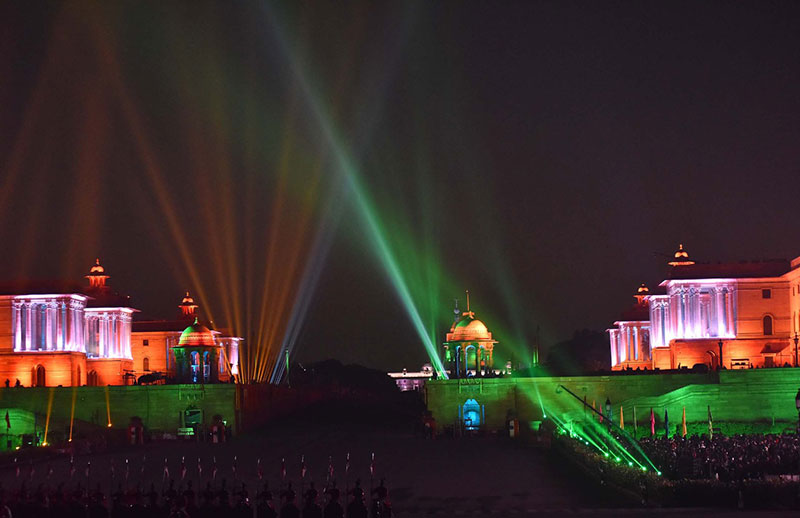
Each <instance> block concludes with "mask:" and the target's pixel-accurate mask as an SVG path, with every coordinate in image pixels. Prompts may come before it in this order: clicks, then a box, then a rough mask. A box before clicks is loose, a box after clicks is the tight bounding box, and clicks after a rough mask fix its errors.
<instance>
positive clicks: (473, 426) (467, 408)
mask: <svg viewBox="0 0 800 518" xmlns="http://www.w3.org/2000/svg"><path fill="white" fill-rule="evenodd" d="M460 410H461V412H459V413H460V414H461V420H462V423H464V429H465V430H470V431H472V430H478V429H479V428H480V427H481V425H482V424H483V421H484V415H483V413H484V410H483V405H479V404H478V402H477V401H476V400H474V399H468V400H467V401H466V402H465V403H464V405H463V406H462V407H461V408H460Z"/></svg>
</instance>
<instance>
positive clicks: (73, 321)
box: [11, 295, 132, 358]
mask: <svg viewBox="0 0 800 518" xmlns="http://www.w3.org/2000/svg"><path fill="white" fill-rule="evenodd" d="M131 315H132V310H131V309H129V308H87V307H86V301H85V300H84V299H82V298H78V297H75V296H72V295H69V296H60V297H37V296H30V297H19V298H17V299H15V300H14V301H13V302H12V311H11V318H12V322H11V329H12V334H13V338H12V342H13V344H14V351H16V352H25V351H77V352H83V353H86V354H88V355H90V356H92V357H98V358H131V320H132V319H131Z"/></svg>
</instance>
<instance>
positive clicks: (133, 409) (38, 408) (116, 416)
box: [0, 385, 238, 432]
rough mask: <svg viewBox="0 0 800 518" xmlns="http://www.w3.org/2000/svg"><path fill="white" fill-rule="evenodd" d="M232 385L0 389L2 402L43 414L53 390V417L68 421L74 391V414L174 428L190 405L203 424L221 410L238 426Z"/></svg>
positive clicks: (95, 420)
mask: <svg viewBox="0 0 800 518" xmlns="http://www.w3.org/2000/svg"><path fill="white" fill-rule="evenodd" d="M236 389H237V386H236V385H150V386H145V385H143V386H138V385H137V386H107V387H85V386H84V387H33V388H31V387H26V388H13V387H12V388H0V406H2V407H4V408H19V409H23V410H28V411H31V412H34V413H35V414H37V415H38V416H46V415H47V405H48V398H49V396H50V393H51V391H52V393H53V404H52V410H51V420H52V421H53V422H55V421H58V422H69V419H70V413H71V410H72V399H73V394H74V396H75V419H76V420H79V421H85V422H90V423H94V424H97V425H99V426H106V425H107V423H108V419H109V415H110V419H111V423H112V426H113V427H115V428H116V427H119V428H124V427H126V426H127V425H128V423H129V421H130V418H131V417H133V416H138V417H141V418H142V421H143V422H144V425H145V427H147V428H148V429H151V430H164V431H169V432H175V431H176V430H177V429H178V427H180V426H181V415H182V413H183V412H184V411H185V410H187V409H188V408H189V407H190V406H193V407H196V408H199V409H200V410H202V412H203V422H204V423H205V424H206V425H207V426H209V425H210V424H211V419H212V418H213V416H214V415H215V414H219V415H221V416H222V417H223V418H224V419H226V420H227V421H228V423H229V425H233V426H234V431H236V430H238V427H237V423H238V418H237V407H236V401H237V398H236ZM106 397H108V405H106Z"/></svg>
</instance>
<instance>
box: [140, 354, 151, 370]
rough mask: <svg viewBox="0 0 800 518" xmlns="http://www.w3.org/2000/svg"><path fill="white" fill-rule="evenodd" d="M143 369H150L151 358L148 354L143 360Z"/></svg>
mask: <svg viewBox="0 0 800 518" xmlns="http://www.w3.org/2000/svg"><path fill="white" fill-rule="evenodd" d="M142 370H143V371H145V372H147V371H149V370H150V358H148V357H146V356H145V357H144V359H143V360H142Z"/></svg>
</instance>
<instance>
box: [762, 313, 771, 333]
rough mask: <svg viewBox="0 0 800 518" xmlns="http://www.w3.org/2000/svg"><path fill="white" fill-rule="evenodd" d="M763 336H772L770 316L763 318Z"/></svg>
mask: <svg viewBox="0 0 800 518" xmlns="http://www.w3.org/2000/svg"><path fill="white" fill-rule="evenodd" d="M763 323H764V336H770V335H772V317H771V316H770V315H765V316H764V320H763Z"/></svg>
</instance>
